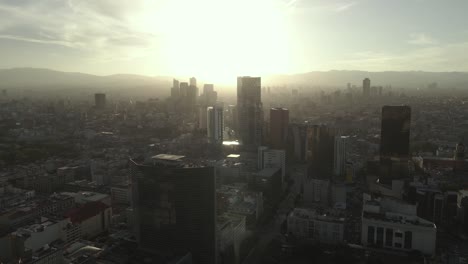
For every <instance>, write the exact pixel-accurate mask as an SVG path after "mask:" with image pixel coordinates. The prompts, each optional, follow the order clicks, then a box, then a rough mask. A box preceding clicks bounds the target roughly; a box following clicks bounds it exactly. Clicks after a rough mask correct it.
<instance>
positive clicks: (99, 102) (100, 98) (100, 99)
mask: <svg viewBox="0 0 468 264" xmlns="http://www.w3.org/2000/svg"><path fill="white" fill-rule="evenodd" d="M94 105H95V106H96V108H97V109H104V108H105V107H106V94H104V93H97V94H94Z"/></svg>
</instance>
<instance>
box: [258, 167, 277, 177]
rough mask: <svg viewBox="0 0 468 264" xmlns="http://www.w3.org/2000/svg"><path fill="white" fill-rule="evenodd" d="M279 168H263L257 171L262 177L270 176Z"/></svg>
mask: <svg viewBox="0 0 468 264" xmlns="http://www.w3.org/2000/svg"><path fill="white" fill-rule="evenodd" d="M279 170H280V168H265V169H263V170H261V171H259V172H258V175H259V176H262V177H271V176H273V175H274V174H275V173H276V172H278V171H279Z"/></svg>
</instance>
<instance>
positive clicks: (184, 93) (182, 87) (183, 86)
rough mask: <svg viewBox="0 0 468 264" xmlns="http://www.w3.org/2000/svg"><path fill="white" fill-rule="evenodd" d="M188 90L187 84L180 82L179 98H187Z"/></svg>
mask: <svg viewBox="0 0 468 264" xmlns="http://www.w3.org/2000/svg"><path fill="white" fill-rule="evenodd" d="M188 88H189V85H188V83H187V82H181V83H180V96H181V97H186V96H187V93H188Z"/></svg>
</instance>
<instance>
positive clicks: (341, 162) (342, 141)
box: [333, 136, 348, 176]
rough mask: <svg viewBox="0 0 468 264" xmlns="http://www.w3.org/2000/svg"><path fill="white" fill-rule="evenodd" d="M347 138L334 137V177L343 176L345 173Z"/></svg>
mask: <svg viewBox="0 0 468 264" xmlns="http://www.w3.org/2000/svg"><path fill="white" fill-rule="evenodd" d="M347 140H348V137H347V136H335V153H334V157H335V159H334V165H333V170H334V175H335V176H344V175H345V172H346V141H347Z"/></svg>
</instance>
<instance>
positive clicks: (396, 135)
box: [379, 106, 411, 184]
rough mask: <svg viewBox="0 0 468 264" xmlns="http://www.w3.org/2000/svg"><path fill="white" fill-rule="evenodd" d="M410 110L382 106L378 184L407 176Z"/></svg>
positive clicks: (401, 107)
mask: <svg viewBox="0 0 468 264" xmlns="http://www.w3.org/2000/svg"><path fill="white" fill-rule="evenodd" d="M410 126H411V108H410V107H409V106H384V107H383V108H382V127H381V135H380V177H379V182H380V183H383V184H391V183H392V180H397V179H405V178H408V176H409V168H408V159H409V156H410V153H409V152H410V150H409V143H410Z"/></svg>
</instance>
